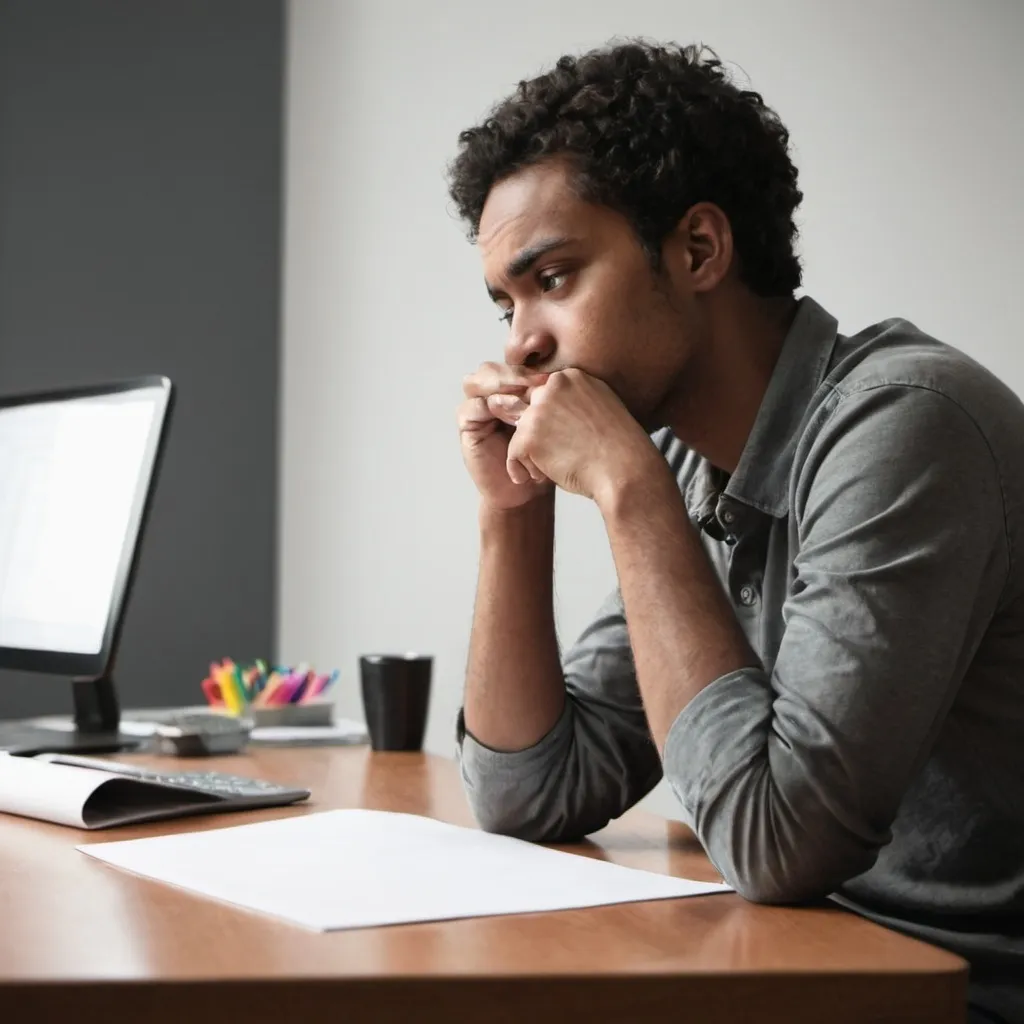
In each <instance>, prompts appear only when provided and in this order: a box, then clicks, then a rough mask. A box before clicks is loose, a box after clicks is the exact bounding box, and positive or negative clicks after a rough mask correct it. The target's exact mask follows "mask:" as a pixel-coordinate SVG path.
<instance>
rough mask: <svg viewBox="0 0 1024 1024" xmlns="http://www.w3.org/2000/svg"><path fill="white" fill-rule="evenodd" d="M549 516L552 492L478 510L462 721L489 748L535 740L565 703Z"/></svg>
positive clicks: (522, 745) (551, 518)
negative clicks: (518, 504)
mask: <svg viewBox="0 0 1024 1024" xmlns="http://www.w3.org/2000/svg"><path fill="white" fill-rule="evenodd" d="M554 521H555V511H554V496H553V495H552V496H551V497H545V498H541V499H538V500H536V501H534V502H531V503H530V504H529V505H526V506H524V507H522V508H521V509H515V510H511V511H505V512H494V511H489V510H487V509H486V508H483V509H481V513H480V576H479V582H478V585H477V599H476V608H475V611H474V618H473V631H472V635H471V638H470V645H469V661H468V667H467V672H466V696H465V723H466V728H467V729H468V730H469V732H470V733H471V734H472V735H473V736H474V737H475V738H476V739H477V740H478V741H479V742H480V743H483V744H485V745H486V746H488V747H491V748H492V749H494V750H507V751H513V750H523V749H525V748H527V747H530V746H533V744H535V743H536V742H537V741H538V740H540V739H541V738H542V737H543V736H545V735H546V734H547V733H548V732H549V731H550V730H551V728H552V727H553V726H554V724H555V723H556V722H557V721H558V718H559V716H560V715H561V713H562V709H563V706H564V703H565V683H564V680H563V676H562V668H561V663H560V661H559V653H558V640H557V636H556V633H555V620H554V610H553V573H554Z"/></svg>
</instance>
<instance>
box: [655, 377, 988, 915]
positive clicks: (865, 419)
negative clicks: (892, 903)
mask: <svg viewBox="0 0 1024 1024" xmlns="http://www.w3.org/2000/svg"><path fill="white" fill-rule="evenodd" d="M809 433H811V434H812V436H811V437H810V439H809V440H808V441H807V442H806V444H805V446H804V448H803V449H801V450H798V454H797V462H795V463H794V466H795V470H794V479H793V484H792V487H791V492H790V493H791V512H790V515H791V516H792V517H794V520H793V525H795V528H796V529H797V530H798V531H799V543H798V545H797V549H798V552H799V553H798V555H797V556H796V559H795V563H794V565H793V572H792V580H793V582H792V585H791V589H790V592H789V596H788V598H787V600H786V602H785V604H784V606H783V612H782V614H783V620H784V622H785V631H784V634H783V638H782V643H781V646H780V648H779V652H778V656H777V658H776V660H775V663H774V665H773V666H772V668H771V672H770V674H769V673H767V672H765V671H763V670H760V669H742V670H740V671H737V672H733V673H730V674H729V675H726V676H724V677H722V678H720V679H717V680H715V681H714V682H713V683H711V684H710V685H709V686H707V687H706V688H705V689H704V690H703V691H702V692H701V693H700V694H698V696H697V697H696V698H695V699H693V700H692V701H691V702H690V703H689V704H688V705H687V706H686V707H685V708H684V709H683V711H682V712H681V713H680V714H679V716H678V717H677V719H676V721H675V722H674V723H673V725H672V728H671V730H670V731H669V735H668V738H667V741H666V746H665V759H664V765H665V775H666V778H667V779H668V781H669V783H670V785H671V787H672V789H673V790H674V792H675V793H676V795H677V797H678V798H679V801H680V803H681V805H682V808H683V810H684V813H685V815H686V817H687V818H688V820H689V823H690V824H691V826H692V827H693V828H694V831H695V832H696V833H697V835H698V837H699V838H700V840H701V842H702V844H703V845H704V848H705V849H706V850H707V852H708V855H709V856H710V858H711V860H712V861H713V862H714V864H715V865H716V867H717V868H718V869H719V871H721V873H722V874H723V876H724V877H725V878H726V879H727V880H728V881H729V882H730V883H731V884H732V885H734V886H735V887H736V888H737V890H738V891H739V892H741V893H742V894H744V895H746V896H747V897H748V898H751V899H754V900H757V901H762V902H795V901H801V900H806V899H814V898H818V897H821V896H825V895H827V894H828V893H830V892H833V891H834V890H835V889H837V888H838V887H839V886H840V885H841V884H842V883H843V882H845V881H847V880H849V879H850V878H852V877H854V876H856V875H858V874H860V873H862V872H863V871H865V870H867V869H868V868H870V867H871V865H872V864H873V863H874V861H875V858H876V856H877V854H878V851H879V849H880V848H881V847H882V846H884V845H885V844H886V843H887V842H888V841H889V839H890V834H891V833H890V827H891V825H892V822H893V820H894V818H895V817H896V814H897V812H898V809H899V805H900V802H901V800H902V798H903V796H904V794H905V793H906V791H907V789H908V787H909V785H910V784H911V782H912V780H913V778H914V777H915V775H916V773H917V772H919V770H920V769H921V767H922V765H923V763H924V761H925V759H926V758H927V757H928V754H929V752H930V750H931V748H932V745H933V744H934V741H935V739H936V736H937V733H938V731H939V728H940V726H941V724H942V721H943V719H944V717H945V716H946V714H947V712H948V710H949V707H950V705H951V703H952V701H953V699H954V697H955V695H956V692H957V688H958V686H959V685H960V682H961V680H962V678H963V675H964V672H965V671H966V669H967V667H968V665H969V664H970V661H971V659H972V657H973V655H974V652H975V651H976V649H977V647H978V644H979V643H980V641H981V638H982V636H983V634H984V631H985V629H986V626H987V624H988V622H989V620H990V618H991V616H992V614H993V611H994V609H995V608H996V606H997V603H998V601H999V598H1000V592H1001V591H1002V589H1003V586H1004V583H1005V579H1006V574H1007V569H1008V546H1007V543H1006V529H1005V522H1004V514H1003V500H1002V494H1001V488H1000V482H999V474H998V470H997V467H996V465H995V462H994V459H993V456H992V454H991V451H990V450H989V447H988V445H987V443H986V440H985V438H984V436H983V434H982V433H981V431H980V430H979V428H978V427H977V425H976V424H975V422H974V420H973V419H972V418H971V417H970V416H969V415H968V414H967V413H966V412H965V411H964V410H963V409H962V408H961V407H960V406H959V405H957V404H956V403H955V402H954V401H953V400H952V399H950V398H949V397H947V396H945V395H942V394H938V393H936V392H933V391H931V390H928V389H927V388H922V387H915V386H903V385H894V384H887V385H884V386H879V387H874V388H871V389H866V390H863V391H860V392H856V393H853V394H848V395H842V396H837V397H836V399H835V402H834V404H833V405H832V406H831V407H830V409H829V411H828V416H827V418H824V417H823V422H822V424H821V428H820V430H817V431H814V432H809Z"/></svg>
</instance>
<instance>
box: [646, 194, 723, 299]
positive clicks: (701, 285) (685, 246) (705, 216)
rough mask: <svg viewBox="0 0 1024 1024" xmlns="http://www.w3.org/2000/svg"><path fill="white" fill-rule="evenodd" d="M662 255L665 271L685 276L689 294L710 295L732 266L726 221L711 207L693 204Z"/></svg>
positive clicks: (717, 210) (666, 242)
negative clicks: (702, 293)
mask: <svg viewBox="0 0 1024 1024" xmlns="http://www.w3.org/2000/svg"><path fill="white" fill-rule="evenodd" d="M662 252H663V259H664V261H665V264H666V269H670V271H671V273H672V274H673V275H678V274H682V275H684V276H685V278H686V283H687V286H688V290H690V291H692V292H709V291H711V290H712V289H714V288H715V287H716V286H717V285H718V284H719V283H721V281H722V279H723V278H724V277H725V276H726V274H728V273H729V268H730V267H731V266H732V258H733V243H732V226H731V225H730V224H729V218H728V217H726V215H725V214H724V213H723V212H722V209H721V207H719V206H716V205H715V204H714V203H695V204H694V205H693V206H691V207H690V209H688V210H687V211H686V213H685V214H683V217H682V219H681V220H680V221H679V223H678V224H677V225H676V227H675V230H673V232H672V233H671V234H670V235H669V236H668V238H666V239H665V245H664V248H663V250H662Z"/></svg>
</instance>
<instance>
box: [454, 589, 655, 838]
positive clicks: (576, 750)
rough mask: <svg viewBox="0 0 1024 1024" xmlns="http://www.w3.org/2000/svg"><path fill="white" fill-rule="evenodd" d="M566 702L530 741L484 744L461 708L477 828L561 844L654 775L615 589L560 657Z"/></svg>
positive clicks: (461, 749)
mask: <svg viewBox="0 0 1024 1024" xmlns="http://www.w3.org/2000/svg"><path fill="white" fill-rule="evenodd" d="M563 670H564V673H565V685H566V702H565V707H564V710H563V712H562V715H561V717H560V718H559V720H558V721H557V722H556V723H555V725H554V726H553V728H552V729H551V730H550V732H548V734H547V735H546V736H544V737H543V738H542V739H541V740H539V741H538V742H537V743H536V744H534V745H533V746H532V747H529V748H527V749H526V750H519V751H514V752H511V753H509V752H502V751H496V750H492V749H491V748H489V747H486V746H485V745H484V744H482V743H480V742H479V741H478V740H476V739H475V738H474V737H473V736H472V735H471V734H470V733H469V732H467V731H466V728H465V724H464V722H463V716H462V714H461V712H460V714H459V721H458V735H457V744H458V748H457V749H458V759H459V765H460V771H461V774H462V780H463V786H464V788H465V791H466V794H467V796H468V798H469V802H470V806H471V807H472V810H473V813H474V816H475V817H476V819H477V821H478V822H479V824H480V825H481V827H482V828H485V829H487V830H488V831H492V832H501V833H504V834H507V835H513V836H516V837H518V838H520V839H529V840H534V841H537V842H559V841H561V842H568V841H571V840H574V839H578V838H580V837H582V836H584V835H587V834H589V833H591V832H596V831H597V830H598V829H600V828H603V827H604V826H605V825H606V824H607V823H608V822H609V821H610V820H611V819H612V818H615V817H618V816H619V815H620V814H622V813H624V812H625V811H626V810H628V809H629V807H631V806H632V805H633V804H634V803H636V802H637V801H638V800H639V799H640V798H641V797H643V796H644V795H645V794H646V793H648V792H649V791H650V790H651V789H652V788H653V787H654V786H655V784H656V783H657V782H658V780H659V779H660V778H661V762H660V759H659V757H658V752H657V748H656V747H655V745H654V742H653V740H652V739H651V734H650V729H649V728H648V725H647V717H646V715H645V713H644V709H643V704H642V703H641V700H640V693H639V690H638V688H637V682H636V673H635V669H634V666H633V655H632V650H631V649H630V646H629V634H628V631H627V628H626V620H625V617H624V615H623V608H622V601H621V598H620V596H619V594H618V592H616V593H614V594H612V595H611V597H609V598H608V600H607V601H606V602H605V604H604V605H603V606H602V608H601V609H600V611H599V613H598V615H597V616H596V618H595V619H594V621H593V622H592V623H591V624H590V625H589V626H588V627H587V629H586V630H585V631H584V632H583V634H582V635H581V636H580V638H579V640H578V641H577V642H576V643H575V645H573V647H572V648H571V649H570V650H569V651H568V652H567V654H566V656H565V659H564V661H563Z"/></svg>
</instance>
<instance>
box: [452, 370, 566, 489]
mask: <svg viewBox="0 0 1024 1024" xmlns="http://www.w3.org/2000/svg"><path fill="white" fill-rule="evenodd" d="M547 376H548V375H547V374H544V373H540V374H537V373H530V372H528V371H527V370H525V369H523V368H522V367H518V366H506V365H505V364H504V363H484V364H483V365H482V366H481V367H480V369H479V370H477V371H476V373H472V374H470V375H469V376H468V377H466V378H465V380H464V381H463V382H462V389H463V392H464V393H465V396H466V400H465V401H464V402H463V403H462V404H461V405H460V406H459V438H460V440H461V442H462V457H463V459H464V460H465V463H466V468H467V469H468V470H469V474H470V476H471V477H472V478H473V482H474V483H475V484H476V486H477V489H478V490H479V491H480V495H481V497H482V499H483V500H484V502H486V504H487V505H489V506H490V507H491V508H494V509H512V508H518V507H519V506H521V505H525V504H526V503H527V502H530V501H533V500H534V499H535V498H539V497H540V496H541V495H543V494H547V493H549V492H550V491H551V482H550V481H549V480H548V479H547V478H546V477H544V475H543V474H542V473H541V472H540V471H539V470H538V469H537V468H536V466H534V465H533V464H532V463H531V462H529V460H527V461H526V462H523V463H521V464H517V466H518V469H519V473H518V475H517V476H516V477H513V476H511V475H510V473H509V470H508V465H509V454H508V448H509V441H510V439H511V438H512V435H513V433H514V430H513V427H512V425H511V424H510V423H509V422H508V420H503V418H502V417H501V416H499V415H498V412H497V411H496V410H500V409H501V406H500V404H497V405H495V406H494V408H492V407H491V405H490V401H491V400H492V399H494V398H498V397H499V396H505V397H508V398H512V399H514V400H515V401H516V402H519V403H520V404H522V406H523V408H526V407H527V406H528V405H529V402H530V397H531V395H532V394H533V392H534V391H535V389H536V388H537V387H539V386H540V385H542V384H543V383H544V382H545V381H546V380H547Z"/></svg>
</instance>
